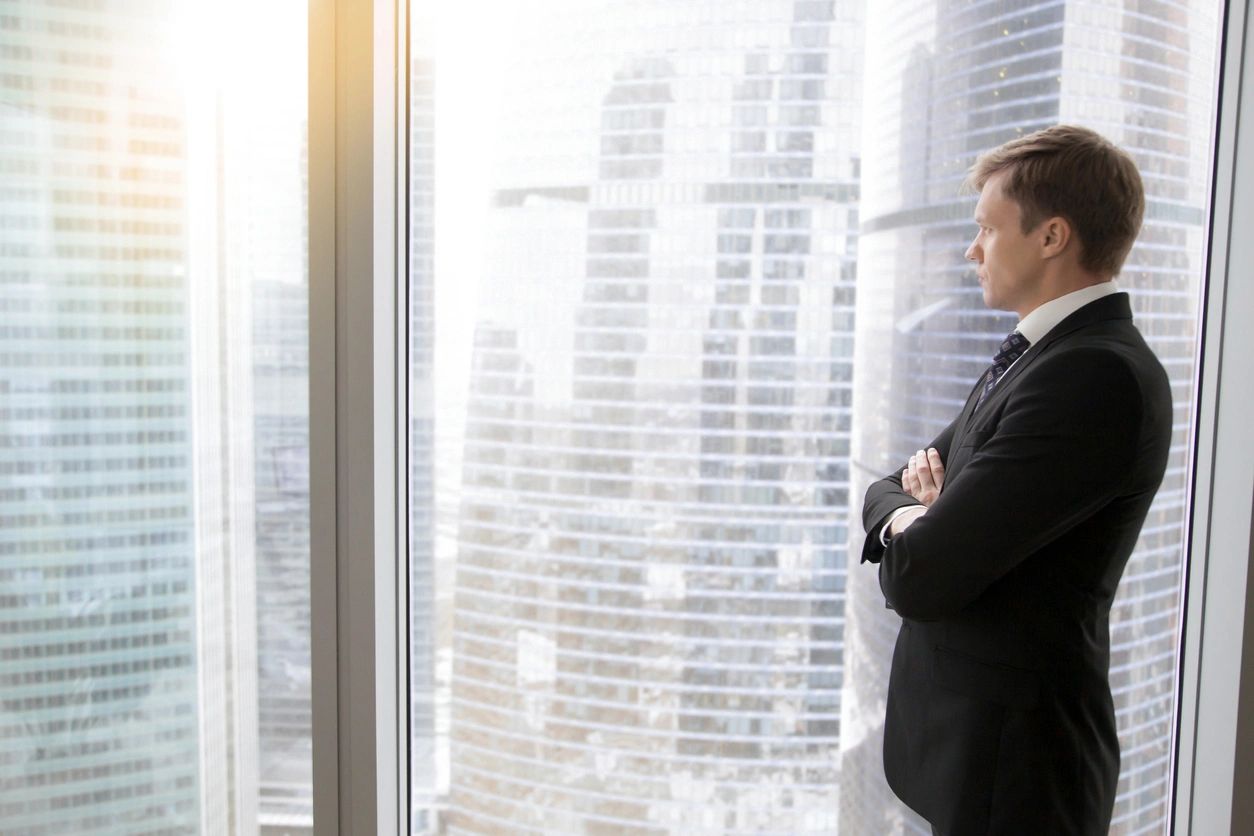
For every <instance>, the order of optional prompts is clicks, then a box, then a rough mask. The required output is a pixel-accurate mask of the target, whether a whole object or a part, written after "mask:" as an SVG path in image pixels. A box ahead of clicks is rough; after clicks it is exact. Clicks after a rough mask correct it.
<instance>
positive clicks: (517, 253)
mask: <svg viewBox="0 0 1254 836" xmlns="http://www.w3.org/2000/svg"><path fill="white" fill-rule="evenodd" d="M861 14H862V12H861V5H860V4H858V3H830V2H823V3H814V2H769V1H768V2H754V3H749V4H744V6H743V8H741V7H736V8H734V9H733V8H730V7H728V8H722V7H719V8H715V7H701V6H697V5H689V6H677V5H676V4H670V3H662V2H658V3H652V4H642V5H637V6H633V7H631V9H630V10H627V9H625V8H624V9H618V8H617V7H613V6H612V5H611V6H608V7H597V8H588V9H587V10H581V11H580V12H579V13H578V14H571V13H570V12H569V11H564V12H562V14H561V15H560V16H558V15H554V17H553V19H551V20H549V19H546V20H543V21H537V22H535V25H534V26H533V27H531V28H532V29H533V30H534V31H535V32H542V33H543V35H542V36H540V37H542V38H543V40H542V42H532V41H526V42H524V43H522V44H521V45H520V48H519V49H518V53H517V54H518V55H519V56H520V61H521V62H523V63H521V64H520V65H518V66H511V67H510V69H509V76H510V82H511V84H513V85H515V87H513V88H511V90H510V92H508V93H507V94H506V96H505V100H506V101H507V102H515V101H516V102H517V103H518V104H519V105H523V104H525V105H526V107H525V108H522V107H520V108H518V109H517V110H515V111H509V112H507V115H506V117H505V119H506V121H505V126H504V129H503V131H502V134H503V135H505V136H508V137H509V143H508V146H507V148H506V154H507V159H508V163H507V165H506V166H504V167H503V169H502V174H501V176H500V178H499V179H498V181H497V189H496V191H495V196H494V208H493V212H492V219H491V223H490V228H489V230H488V231H487V237H488V241H489V246H490V248H491V249H490V254H489V258H488V267H487V274H486V276H485V279H484V287H483V292H482V296H483V300H484V301H483V316H482V318H481V322H480V326H479V329H478V332H477V339H476V344H475V356H474V364H473V371H472V379H471V387H472V388H471V397H470V404H469V413H468V416H467V431H466V451H465V457H464V462H465V465H464V476H463V488H462V490H463V493H462V507H461V517H460V520H459V523H460V537H459V544H460V551H459V554H458V562H457V581H456V598H455V620H454V678H453V716H452V752H451V753H452V772H453V781H452V797H451V802H450V824H451V829H452V830H454V831H483V830H488V831H490V830H493V829H499V828H502V827H508V828H510V829H511V831H512V832H578V831H580V830H582V829H588V828H605V829H610V830H613V829H616V828H617V829H630V828H633V827H649V828H653V829H661V830H667V831H671V832H677V831H680V830H685V829H697V830H706V831H719V832H737V831H741V832H762V831H776V832H790V833H799V832H831V831H834V830H835V828H836V824H837V822H836V811H837V806H838V805H837V800H836V799H837V792H838V786H839V774H838V765H839V753H838V742H839V733H840V729H839V719H840V706H839V700H840V690H841V684H842V671H841V649H842V606H843V602H842V594H843V583H844V566H845V556H844V548H845V541H846V539H847V537H846V533H845V519H846V514H847V503H848V493H847V480H848V476H847V471H846V460H847V444H848V433H849V422H850V412H849V409H850V400H849V397H850V380H849V378H850V370H851V358H852V345H851V337H852V330H853V324H852V313H853V275H854V271H853V265H854V261H855V258H856V247H855V243H854V234H855V232H856V224H857V212H856V203H857V199H858V187H857V182H858V148H857V141H858V136H859V129H858V126H859V98H860V93H861V85H860V83H858V75H857V73H858V68H859V67H860V65H861V43H862V33H861V28H860V22H861ZM558 67H560V68H561V69H560V71H559V70H557V69H556V68H558ZM555 78H560V79H561V89H560V90H554V89H552V80H553V79H555Z"/></svg>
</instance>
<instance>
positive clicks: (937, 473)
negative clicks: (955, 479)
mask: <svg viewBox="0 0 1254 836" xmlns="http://www.w3.org/2000/svg"><path fill="white" fill-rule="evenodd" d="M927 461H928V464H929V465H931V469H932V482H933V483H934V484H935V485H936V489H937V490H940V486H941V485H943V484H945V463H944V462H943V461H941V455H940V453H939V452H938V451H937V450H936V448H935V447H929V448H928V451H927Z"/></svg>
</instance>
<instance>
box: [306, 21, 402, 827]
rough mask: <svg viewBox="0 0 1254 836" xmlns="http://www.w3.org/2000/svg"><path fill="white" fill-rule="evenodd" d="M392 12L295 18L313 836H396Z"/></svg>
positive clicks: (397, 154) (398, 52)
mask: <svg viewBox="0 0 1254 836" xmlns="http://www.w3.org/2000/svg"><path fill="white" fill-rule="evenodd" d="M407 13H408V7H407V4H406V2H405V0H310V4H309V162H308V165H309V395H310V409H309V417H310V422H309V440H310V517H311V530H310V539H311V543H310V603H311V625H310V627H311V639H312V642H311V643H312V666H313V673H312V690H313V694H312V701H313V790H314V832H315V833H316V834H319V836H329V834H352V835H353V836H366V834H370V836H373V835H374V834H382V836H400V834H408V832H409V827H410V825H409V760H408V758H409V754H408V749H409V712H408V710H407V705H406V700H405V699H404V689H405V686H406V685H407V683H406V682H405V678H404V676H403V673H404V672H405V671H407V669H408V665H407V659H408V654H407V653H406V646H407V645H406V642H407V636H406V630H405V624H406V618H405V614H406V606H407V599H406V589H407V584H406V578H407V574H408V573H407V567H406V564H405V558H406V551H407V549H406V543H407V542H408V516H409V515H408V512H407V508H408V485H407V481H408V479H407V477H408V470H409V463H408V450H409V445H408V430H407V427H406V424H407V421H406V420H405V410H403V409H401V407H403V406H404V405H406V404H407V398H408V391H407V386H408V374H407V371H408V370H407V368H406V365H405V363H404V361H403V359H402V358H404V357H405V356H406V353H405V346H406V337H407V328H408V323H407V321H406V317H405V311H406V310H407V305H406V304H405V295H406V292H407V291H406V284H407V281H406V280H407V273H408V271H407V253H406V246H405V244H406V241H405V235H406V234H405V230H406V228H407V227H406V218H407V216H408V208H409V207H408V193H407V189H406V184H407V178H405V177H404V176H403V175H404V173H405V172H406V170H407V168H408V156H407V154H406V150H405V149H406V147H407V146H406V139H407V124H406V119H405V116H406V114H407V109H406V102H405V98H404V97H405V94H406V84H405V81H404V80H403V78H402V77H401V75H400V73H401V71H402V69H403V68H404V67H406V66H407V64H408V61H407V60H406V59H407V52H408V38H407V35H408V25H407V17H406V16H407Z"/></svg>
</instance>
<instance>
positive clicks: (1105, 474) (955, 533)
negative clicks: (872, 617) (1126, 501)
mask: <svg viewBox="0 0 1254 836" xmlns="http://www.w3.org/2000/svg"><path fill="white" fill-rule="evenodd" d="M1141 416H1142V399H1141V394H1140V387H1139V385H1138V383H1137V381H1136V379H1135V377H1134V376H1133V374H1132V371H1131V369H1129V368H1128V367H1127V366H1126V365H1125V364H1124V362H1123V361H1122V360H1121V359H1120V358H1119V357H1117V356H1115V355H1113V354H1111V353H1109V352H1104V351H1097V350H1094V351H1092V352H1088V351H1085V352H1068V353H1067V354H1066V355H1063V356H1060V357H1050V358H1044V357H1042V358H1041V359H1040V360H1038V361H1037V364H1036V366H1035V367H1034V368H1033V370H1032V374H1031V376H1030V378H1029V377H1027V376H1025V377H1024V378H1022V379H1021V380H1020V384H1019V386H1018V387H1017V388H1016V391H1015V392H1014V393H1013V394H1012V395H1011V397H1010V399H1009V400H1008V401H1007V403H1006V407H1005V410H1004V412H1003V413H1002V415H1001V418H1000V421H999V422H998V424H997V427H996V428H995V429H994V430H993V434H992V435H991V436H990V437H989V438H988V439H987V440H986V441H985V442H984V444H983V445H982V446H981V447H980V449H979V451H978V452H976V454H975V455H974V456H973V457H972V458H971V460H970V461H969V462H968V463H967V464H966V465H965V467H964V468H963V469H962V471H961V472H960V473H959V474H958V476H957V477H955V478H953V479H951V480H950V482H949V484H947V485H946V487H945V491H944V493H942V494H941V495H940V496H939V497H938V498H937V500H936V502H935V503H934V504H933V505H932V506H931V507H930V508H928V511H927V513H926V514H924V515H923V516H921V517H920V518H919V519H917V520H915V521H914V523H913V524H912V525H911V526H910V527H909V528H908V529H907V530H905V531H904V532H902V533H901V534H900V535H898V536H896V537H894V538H893V539H892V541H891V543H890V544H889V546H888V549H887V550H886V551H885V553H884V555H883V558H882V562H881V564H880V586H881V588H882V589H883V590H884V597H885V599H886V600H887V601H888V603H889V604H890V605H891V606H892V608H893V609H895V610H896V611H897V612H898V613H899V614H900V615H902V616H903V617H906V618H914V619H917V620H930V619H936V618H943V617H945V616H947V615H950V614H953V613H956V612H958V611H959V610H961V609H962V608H963V607H965V606H967V605H968V604H970V603H971V602H972V601H974V600H975V599H976V598H978V597H979V596H980V594H981V593H983V591H984V590H985V589H987V588H988V586H989V585H990V584H992V583H993V582H995V581H996V580H998V579H999V578H1001V577H1002V576H1004V575H1005V574H1006V573H1007V572H1009V571H1010V570H1011V569H1013V568H1014V567H1015V566H1017V565H1018V564H1019V562H1020V561H1022V560H1023V559H1024V558H1026V557H1027V556H1028V555H1030V554H1032V553H1033V552H1034V551H1036V550H1037V549H1039V548H1041V547H1042V546H1044V545H1046V544H1047V543H1049V542H1051V541H1052V540H1054V539H1056V538H1057V537H1059V536H1061V535H1062V534H1063V533H1065V532H1066V531H1068V530H1070V529H1071V528H1072V527H1074V526H1075V525H1077V524H1078V523H1080V522H1081V521H1082V520H1084V519H1086V518H1087V517H1089V516H1090V515H1091V514H1093V513H1094V512H1095V511H1096V510H1097V509H1099V508H1101V507H1102V506H1103V505H1105V504H1106V503H1107V502H1109V501H1110V500H1111V499H1112V498H1114V497H1115V496H1117V495H1118V493H1119V491H1120V490H1121V488H1122V486H1123V485H1124V484H1126V482H1127V479H1128V478H1129V474H1130V473H1131V472H1132V465H1133V464H1134V457H1135V454H1136V449H1137V439H1138V436H1139V433H1140V425H1141Z"/></svg>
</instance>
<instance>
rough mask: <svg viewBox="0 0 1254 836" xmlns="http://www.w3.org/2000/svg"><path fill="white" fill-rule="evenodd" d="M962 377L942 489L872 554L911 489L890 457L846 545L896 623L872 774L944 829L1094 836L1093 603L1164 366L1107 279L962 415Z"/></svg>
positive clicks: (1164, 430) (1101, 775)
mask: <svg viewBox="0 0 1254 836" xmlns="http://www.w3.org/2000/svg"><path fill="white" fill-rule="evenodd" d="M978 390H979V386H978V384H977V386H976V388H975V389H974V390H973V391H972V393H971V395H970V397H969V398H968V400H967V404H966V407H965V408H964V409H963V411H962V414H961V415H959V416H958V418H957V419H956V420H955V421H954V422H953V423H952V424H950V425H949V427H948V428H946V429H945V431H944V432H942V433H941V434H940V436H939V437H937V438H936V439H935V440H934V441H933V442H932V443H931V445H930V446H932V447H935V448H936V449H937V450H938V451H939V452H940V454H941V458H942V460H943V461H944V463H945V465H946V474H945V482H944V486H943V488H942V490H941V493H940V496H939V497H938V498H937V500H936V501H935V502H934V503H933V505H932V506H931V508H929V509H928V511H927V513H926V514H925V515H924V516H923V517H921V518H920V519H918V520H916V521H915V522H914V523H913V524H912V525H911V526H910V527H909V528H908V529H907V530H906V531H905V532H903V533H902V534H900V535H898V536H897V537H894V538H893V539H892V540H891V541H890V543H889V546H888V548H887V550H885V548H884V547H883V546H882V545H880V542H879V532H880V528H881V526H882V525H883V523H884V521H885V519H886V518H887V517H888V515H889V514H890V513H891V512H892V511H893V510H895V509H897V508H899V507H901V506H903V505H910V504H917V503H916V502H915V500H913V499H912V498H911V497H910V496H909V495H908V494H906V493H904V492H903V490H902V486H901V478H900V473H901V469H902V468H898V469H897V470H896V471H895V472H894V474H892V475H889V476H886V477H885V478H883V479H881V480H880V481H878V482H876V483H875V484H873V485H872V486H871V487H870V489H869V490H868V491H867V495H866V502H865V505H864V508H863V522H864V524H865V526H866V530H867V531H868V532H869V533H868V535H867V538H866V544H865V546H864V549H863V553H862V559H863V561H864V562H865V561H870V562H873V563H879V576H880V586H881V588H882V589H883V591H884V597H885V599H886V600H887V602H888V605H889V606H891V607H892V608H893V609H894V610H896V611H897V613H898V614H899V615H900V616H901V617H902V619H903V622H902V626H901V631H900V633H899V634H898V637H897V644H896V648H895V650H894V652H893V661H892V670H891V674H890V678H889V686H888V704H887V716H886V718H885V727H884V771H885V774H886V776H887V778H888V783H889V785H890V786H891V787H892V788H893V791H894V792H895V793H896V794H897V795H898V796H899V797H900V798H901V799H902V800H903V801H904V802H905V803H906V804H908V805H909V806H910V807H912V808H913V809H914V810H916V811H917V812H919V813H920V814H921V815H922V816H924V817H925V818H927V819H928V820H929V821H930V822H931V823H932V824H933V825H934V826H935V827H937V828H938V829H939V830H940V831H941V832H942V833H945V834H953V836H970V835H971V834H1014V835H1015V836H1026V834H1038V833H1039V834H1050V836H1057V834H1105V833H1106V832H1107V829H1108V828H1109V825H1110V818H1111V811H1112V808H1113V805H1114V797H1115V785H1116V783H1117V781H1118V777H1119V741H1118V738H1117V737H1116V733H1115V713H1114V706H1113V702H1112V699H1111V693H1110V685H1109V682H1108V678H1107V677H1108V671H1109V666H1110V630H1109V621H1108V618H1109V613H1110V607H1111V602H1112V601H1113V599H1114V597H1115V588H1116V586H1117V585H1118V583H1119V578H1120V576H1121V575H1122V573H1123V568H1124V564H1125V563H1126V562H1127V560H1128V556H1129V555H1130V554H1131V553H1132V549H1133V547H1134V546H1135V544H1136V541H1137V537H1138V535H1139V532H1140V529H1141V524H1142V523H1143V522H1144V520H1145V516H1146V514H1147V512H1148V511H1149V507H1150V503H1151V501H1152V500H1153V498H1154V494H1155V493H1156V491H1157V489H1158V486H1159V484H1160V482H1161V481H1162V477H1163V472H1164V470H1165V468H1166V462H1167V452H1168V447H1169V445H1170V437H1171V422H1172V407H1171V393H1170V388H1169V385H1168V381H1167V376H1166V374H1165V373H1164V371H1163V368H1162V365H1161V364H1160V363H1159V362H1158V360H1157V358H1156V357H1155V356H1154V354H1153V353H1152V352H1151V351H1150V349H1149V347H1148V346H1147V345H1146V344H1145V341H1144V340H1143V339H1142V337H1141V334H1140V333H1139V332H1138V331H1137V330H1136V328H1135V327H1134V326H1133V324H1132V313H1131V309H1130V306H1129V303H1128V296H1127V294H1126V293H1117V294H1112V295H1110V296H1107V297H1104V298H1101V299H1098V300H1096V301H1094V302H1092V303H1090V304H1088V305H1086V306H1084V307H1083V308H1081V309H1079V310H1078V311H1076V312H1075V313H1073V314H1072V315H1071V316H1069V317H1067V318H1066V319H1065V320H1064V321H1063V322H1061V323H1060V324H1059V325H1058V326H1057V327H1055V328H1054V329H1053V330H1052V331H1050V332H1049V333H1048V334H1047V335H1046V336H1045V337H1043V338H1042V339H1041V340H1040V341H1038V342H1037V343H1036V344H1035V345H1033V346H1032V347H1031V348H1029V349H1028V351H1027V352H1026V353H1025V354H1024V355H1023V356H1022V357H1021V358H1020V359H1019V361H1018V362H1017V363H1015V365H1014V366H1013V367H1011V369H1010V370H1009V371H1008V372H1007V373H1006V375H1005V376H1004V377H1003V378H1002V380H1001V381H1000V382H999V383H998V385H997V387H996V388H995V389H994V390H993V392H992V393H991V394H990V395H989V397H988V399H987V400H986V401H985V402H984V404H982V405H981V406H980V408H979V410H978V411H977V410H975V409H974V406H975V400H976V397H977V396H978ZM902 467H904V464H903V466H902Z"/></svg>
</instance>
